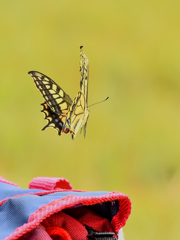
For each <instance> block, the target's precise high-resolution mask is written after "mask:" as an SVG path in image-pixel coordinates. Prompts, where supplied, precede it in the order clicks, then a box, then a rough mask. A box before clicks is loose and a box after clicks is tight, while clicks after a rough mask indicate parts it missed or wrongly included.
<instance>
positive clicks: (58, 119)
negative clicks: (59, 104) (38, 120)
mask: <svg viewBox="0 0 180 240" xmlns="http://www.w3.org/2000/svg"><path fill="white" fill-rule="evenodd" d="M41 105H42V107H43V109H42V110H41V112H43V113H44V114H45V117H44V118H45V119H46V120H47V121H48V124H47V125H46V126H45V127H44V128H43V129H42V130H45V129H46V128H47V127H53V128H55V129H56V130H57V131H58V134H59V135H61V132H62V131H63V132H64V129H63V126H64V123H65V120H66V116H65V115H63V114H57V113H55V112H53V111H52V110H51V108H50V107H49V106H48V105H47V104H46V102H44V103H42V104H41ZM65 132H66V133H67V132H69V130H68V131H67V130H66V131H65Z"/></svg>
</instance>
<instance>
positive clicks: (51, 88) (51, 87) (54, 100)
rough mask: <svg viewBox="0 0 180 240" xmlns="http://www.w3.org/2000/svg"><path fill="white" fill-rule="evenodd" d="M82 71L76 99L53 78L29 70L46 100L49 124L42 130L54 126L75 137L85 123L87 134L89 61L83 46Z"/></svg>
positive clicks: (45, 108)
mask: <svg viewBox="0 0 180 240" xmlns="http://www.w3.org/2000/svg"><path fill="white" fill-rule="evenodd" d="M80 72H81V82H80V92H78V95H77V97H76V98H75V99H74V101H72V99H71V98H70V96H69V95H68V94H66V93H65V91H64V90H63V89H62V88H61V87H59V86H58V85H57V84H56V83H55V82H54V81H53V80H52V79H51V78H49V77H47V76H46V75H44V74H42V73H40V72H37V71H30V72H28V74H29V75H30V76H31V77H32V78H33V79H34V82H35V84H36V86H37V88H38V89H39V90H40V92H41V94H42V96H43V98H44V100H45V102H44V103H42V104H41V105H42V106H43V109H42V112H43V113H44V114H45V119H47V120H48V124H47V125H46V126H45V127H44V128H43V129H42V130H45V129H46V128H47V127H53V128H55V129H56V130H57V131H58V134H59V135H61V133H62V132H65V133H68V132H70V133H71V134H72V138H73V139H74V137H75V136H76V134H77V132H78V131H79V129H80V128H82V126H83V125H84V126H85V127H84V130H85V131H84V136H85V132H86V124H87V120H88V116H89V109H88V107H87V100H88V81H89V61H88V58H87V57H86V55H85V54H84V52H83V47H82V46H81V47H80Z"/></svg>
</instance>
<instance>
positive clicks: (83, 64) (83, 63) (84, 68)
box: [80, 46, 89, 107]
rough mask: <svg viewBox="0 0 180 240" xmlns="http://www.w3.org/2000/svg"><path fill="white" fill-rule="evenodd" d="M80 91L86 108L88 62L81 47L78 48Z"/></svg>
mask: <svg viewBox="0 0 180 240" xmlns="http://www.w3.org/2000/svg"><path fill="white" fill-rule="evenodd" d="M80 73H81V81H80V89H81V92H82V93H83V94H84V96H85V103H86V107H87V106H88V83H89V60H88V58H87V57H86V55H85V53H84V51H83V47H82V46H81V47H80Z"/></svg>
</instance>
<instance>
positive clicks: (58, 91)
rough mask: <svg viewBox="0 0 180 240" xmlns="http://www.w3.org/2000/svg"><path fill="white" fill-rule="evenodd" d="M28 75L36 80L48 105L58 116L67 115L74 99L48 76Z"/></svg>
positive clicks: (40, 74)
mask: <svg viewBox="0 0 180 240" xmlns="http://www.w3.org/2000/svg"><path fill="white" fill-rule="evenodd" d="M28 74H29V75H30V76H31V77H32V78H33V79H34V82H35V84H36V86H37V88H38V89H39V90H40V92H41V94H42V95H43V98H44V99H45V102H46V104H47V105H48V106H49V107H50V109H51V110H52V111H53V112H55V113H57V114H62V113H63V114H66V113H67V112H68V109H69V107H70V106H71V104H72V99H71V98H70V96H69V95H67V94H66V93H65V92H64V90H63V89H62V88H60V87H59V86H58V85H57V84H56V83H55V82H54V81H53V80H52V79H51V78H49V77H47V76H46V75H44V74H42V73H40V72H36V71H31V72H28Z"/></svg>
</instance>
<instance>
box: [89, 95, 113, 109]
mask: <svg viewBox="0 0 180 240" xmlns="http://www.w3.org/2000/svg"><path fill="white" fill-rule="evenodd" d="M108 99H109V97H107V98H106V99H104V100H102V101H100V102H97V103H93V104H91V105H90V106H88V108H89V107H91V106H93V105H96V104H99V103H102V102H105V101H106V100H108Z"/></svg>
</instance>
